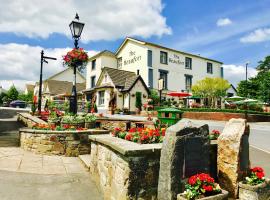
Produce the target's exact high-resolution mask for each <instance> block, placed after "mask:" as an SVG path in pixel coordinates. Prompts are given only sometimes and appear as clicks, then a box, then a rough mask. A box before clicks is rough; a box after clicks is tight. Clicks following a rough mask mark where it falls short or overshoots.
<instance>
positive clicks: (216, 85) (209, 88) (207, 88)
mask: <svg viewBox="0 0 270 200" xmlns="http://www.w3.org/2000/svg"><path fill="white" fill-rule="evenodd" d="M229 88H230V84H229V82H228V81H227V80H224V79H222V78H209V77H206V78H205V79H202V80H200V81H198V82H197V83H196V84H195V85H193V86H192V93H193V95H196V96H200V97H203V98H205V99H207V100H208V103H209V105H210V107H215V106H216V102H217V100H218V98H222V97H225V96H226V94H227V90H228V89H229Z"/></svg>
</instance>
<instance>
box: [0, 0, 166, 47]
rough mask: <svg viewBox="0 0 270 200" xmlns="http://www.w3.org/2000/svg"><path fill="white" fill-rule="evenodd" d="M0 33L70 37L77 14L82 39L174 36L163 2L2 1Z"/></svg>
mask: <svg viewBox="0 0 270 200" xmlns="http://www.w3.org/2000/svg"><path fill="white" fill-rule="evenodd" d="M0 4H1V12H0V31H1V32H14V33H16V34H19V35H25V36H27V37H42V38H47V37H48V36H49V35H50V34H52V33H62V34H66V35H67V36H68V37H71V36H70V30H69V27H68V25H69V23H70V22H71V20H72V19H73V18H74V16H75V13H76V12H78V14H79V16H80V20H81V21H82V22H84V23H85V27H84V30H83V33H82V40H83V41H85V42H87V41H90V40H101V39H104V40H113V39H117V38H122V37H125V36H142V37H150V36H152V35H157V36H162V35H163V34H171V28H170V27H168V26H167V24H166V18H165V17H164V16H162V14H161V12H162V9H163V5H162V3H161V0H98V1H96V0H80V1H76V0H67V1H60V0H46V1H39V0H28V1H27V3H26V2H25V0H10V1H5V0H0Z"/></svg>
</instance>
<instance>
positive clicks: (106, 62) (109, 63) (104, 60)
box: [86, 55, 117, 88]
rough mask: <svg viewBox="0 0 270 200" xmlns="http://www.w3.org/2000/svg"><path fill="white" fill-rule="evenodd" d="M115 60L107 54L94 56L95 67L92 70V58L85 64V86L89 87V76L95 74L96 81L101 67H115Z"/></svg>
mask: <svg viewBox="0 0 270 200" xmlns="http://www.w3.org/2000/svg"><path fill="white" fill-rule="evenodd" d="M116 66H117V60H116V58H114V57H111V56H108V55H101V56H99V57H97V58H96V68H95V69H94V70H92V60H91V61H90V62H89V63H88V64H87V66H86V88H91V77H92V76H96V83H97V81H98V78H99V76H100V74H101V68H103V67H110V68H116Z"/></svg>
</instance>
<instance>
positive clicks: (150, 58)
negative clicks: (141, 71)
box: [147, 50, 152, 67]
mask: <svg viewBox="0 0 270 200" xmlns="http://www.w3.org/2000/svg"><path fill="white" fill-rule="evenodd" d="M147 64H148V67H152V51H151V50H148V51H147Z"/></svg>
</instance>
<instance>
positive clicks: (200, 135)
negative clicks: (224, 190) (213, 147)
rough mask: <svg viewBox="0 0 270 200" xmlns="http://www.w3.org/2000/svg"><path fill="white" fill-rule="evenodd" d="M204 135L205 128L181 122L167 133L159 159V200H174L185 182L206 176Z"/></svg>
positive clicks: (206, 141) (207, 161)
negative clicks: (204, 174)
mask: <svg viewBox="0 0 270 200" xmlns="http://www.w3.org/2000/svg"><path fill="white" fill-rule="evenodd" d="M208 134H209V128H208V125H204V126H195V125H194V124H192V123H187V122H185V121H183V120H182V121H180V122H178V123H177V124H175V125H174V126H171V127H170V128H168V129H167V131H166V136H165V138H164V140H163V144H162V149H161V157H160V170H159V182H158V199H159V200H175V199H176V198H177V194H179V193H181V192H183V190H184V180H185V179H186V178H189V177H190V176H192V175H194V174H197V173H201V172H205V173H209V166H210V153H209V151H210V141H209V139H208Z"/></svg>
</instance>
